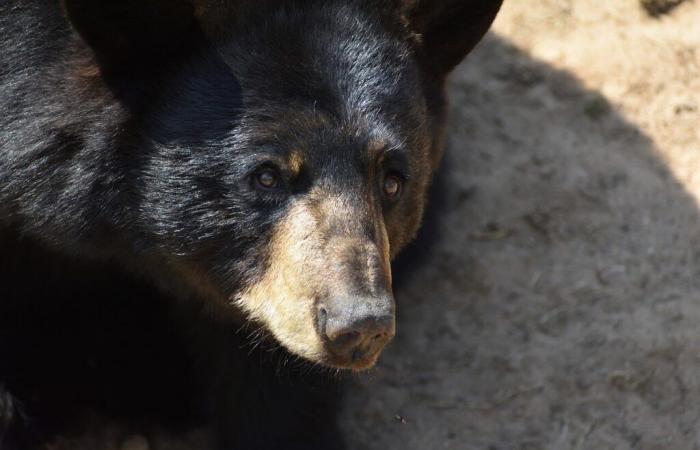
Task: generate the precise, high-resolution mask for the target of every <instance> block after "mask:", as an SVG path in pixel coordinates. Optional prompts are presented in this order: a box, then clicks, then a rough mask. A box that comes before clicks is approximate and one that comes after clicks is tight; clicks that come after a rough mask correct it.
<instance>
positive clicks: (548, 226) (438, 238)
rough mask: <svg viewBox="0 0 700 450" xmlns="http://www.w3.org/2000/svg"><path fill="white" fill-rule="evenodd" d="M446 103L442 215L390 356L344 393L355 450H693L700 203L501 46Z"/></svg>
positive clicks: (488, 47)
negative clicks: (447, 127)
mask: <svg viewBox="0 0 700 450" xmlns="http://www.w3.org/2000/svg"><path fill="white" fill-rule="evenodd" d="M450 97H451V100H452V111H451V125H450V132H449V139H448V142H449V145H448V152H447V160H446V164H445V165H444V166H445V167H444V171H443V173H442V175H441V177H440V180H439V183H438V186H437V187H438V189H437V191H436V194H437V195H438V197H440V200H441V201H440V203H441V204H440V206H439V207H433V208H432V209H431V210H430V212H429V215H428V217H427V219H426V222H427V223H426V225H427V226H426V228H425V229H424V231H425V232H424V233H423V234H422V236H421V238H420V240H419V241H418V243H417V245H416V246H415V248H413V249H412V250H409V252H408V253H407V254H406V255H404V257H403V258H402V260H401V261H400V262H399V264H397V267H398V270H399V272H400V273H399V274H397V286H396V289H397V299H398V302H399V323H398V336H397V338H396V340H395V342H394V344H393V346H392V347H391V348H390V349H389V350H388V351H387V352H386V353H385V355H384V356H383V359H382V361H381V363H380V365H379V367H378V368H377V369H375V370H374V371H373V372H372V373H371V374H369V375H367V376H364V375H363V376H360V377H357V378H355V379H353V381H352V382H351V383H350V386H348V389H347V399H346V404H345V409H344V412H343V426H344V428H345V430H346V436H347V438H348V439H349V441H350V448H357V449H359V448H364V449H383V450H385V449H402V450H411V449H416V450H418V449H420V450H424V449H439V448H447V449H493V450H495V449H499V450H505V449H583V448H594V449H599V450H602V449H618V450H620V449H659V448H674V449H677V450H682V449H692V448H697V445H700V431H698V430H700V429H699V428H698V427H697V424H698V422H699V421H700V407H698V406H697V402H696V401H695V400H694V399H696V398H698V396H699V395H700V379H698V377H697V376H696V374H697V373H698V371H699V370H700V352H698V345H699V344H700V332H699V331H698V329H697V325H696V324H697V323H698V321H699V320H700V276H698V275H700V264H699V262H700V217H699V216H698V206H697V204H696V202H695V200H694V199H693V198H692V197H691V196H690V195H689V194H688V193H687V192H686V191H685V190H684V188H683V187H682V186H681V185H680V184H679V183H678V182H677V181H676V180H675V179H674V176H673V174H672V173H671V172H670V171H669V170H668V169H667V167H666V166H665V164H664V162H663V161H661V160H660V158H659V156H658V153H657V151H656V150H655V148H654V143H653V142H652V141H651V140H650V139H649V138H648V137H647V136H645V135H644V134H643V133H642V132H641V131H640V130H639V129H638V128H637V127H636V126H635V125H634V124H632V123H631V122H629V121H627V120H626V119H625V118H624V117H623V116H622V115H621V114H619V113H618V112H617V111H616V110H615V108H614V106H612V105H611V104H610V103H609V102H608V101H607V100H606V99H605V98H603V97H602V96H601V94H599V93H597V92H594V91H590V90H588V89H586V88H585V87H584V86H583V85H582V84H581V83H580V81H579V80H577V79H576V77H575V76H574V75H572V74H571V73H566V72H563V71H559V70H556V69H554V68H552V67H550V66H548V65H546V64H543V63H541V62H538V61H536V60H533V59H531V58H530V57H528V55H526V54H524V53H523V52H521V51H520V50H518V49H517V48H515V47H514V46H513V45H511V44H510V43H509V42H507V41H505V40H503V39H502V38H499V37H497V36H493V35H491V36H490V37H489V38H488V39H487V40H486V41H485V42H484V43H483V44H482V45H481V46H480V47H479V48H478V49H477V50H476V51H475V52H474V53H473V54H472V56H471V57H470V58H468V60H467V62H466V63H465V64H463V65H462V66H461V67H460V68H459V69H458V70H457V72H456V73H455V74H454V76H453V79H452V85H451V91H450ZM421 240H422V241H423V242H424V244H422V243H421ZM427 242H430V245H429V246H428V249H427V250H426V245H425V243H427Z"/></svg>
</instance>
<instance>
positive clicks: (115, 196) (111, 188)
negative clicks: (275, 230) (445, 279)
mask: <svg viewBox="0 0 700 450" xmlns="http://www.w3.org/2000/svg"><path fill="white" fill-rule="evenodd" d="M499 6H500V0H481V1H474V0H472V1H467V2H463V1H458V0H443V1H440V0H434V1H428V0H421V1H415V2H410V1H409V2H405V3H403V2H399V1H387V2H379V1H371V0H351V1H340V0H330V1H321V0H308V1H296V0H295V1H288V0H285V1H275V0H263V1H260V2H257V1H256V2H243V1H238V2H237V1H230V2H219V1H206V0H202V1H192V2H190V1H180V0H178V1H173V2H168V1H156V0H149V1H143V2H141V1H139V2H136V1H132V0H128V1H110V0H102V1H83V0H64V1H62V2H58V1H57V0H31V1H25V0H5V1H4V2H3V3H1V4H0V245H1V247H0V250H1V253H0V381H2V382H3V385H4V386H5V388H6V389H7V391H5V390H1V391H0V439H3V437H4V438H5V446H9V445H18V446H22V448H31V447H33V446H39V445H41V444H42V443H44V442H46V441H47V440H50V439H51V437H52V436H55V435H57V434H61V433H64V434H65V433H68V434H70V433H80V432H81V431H84V430H81V429H80V425H79V424H80V423H81V420H82V418H83V417H84V414H85V411H88V410H98V411H99V412H100V413H101V414H105V415H108V416H110V417H114V418H116V419H118V420H121V421H123V422H124V423H126V424H127V426H128V428H129V429H131V430H133V431H134V432H147V430H148V428H149V427H152V426H153V424H154V423H158V424H160V426H168V427H196V426H200V425H202V424H211V423H215V424H216V425H215V428H216V430H217V433H216V434H217V436H218V445H219V446H220V447H221V448H226V449H233V448H245V449H256V448H260V449H275V448H284V449H293V448H304V449H312V448H342V443H341V442H339V440H338V436H337V433H336V431H335V427H334V422H333V417H334V415H333V411H334V410H335V407H334V404H335V401H336V399H337V398H338V396H337V395H336V394H337V393H336V392H335V391H336V390H337V386H336V383H334V382H333V380H332V377H329V375H328V373H327V372H324V371H322V370H316V369H313V368H311V367H310V366H309V365H308V363H303V362H301V361H298V360H297V359H296V358H295V357H292V356H291V355H289V354H288V353H287V352H286V351H285V350H283V349H277V350H275V351H270V348H269V346H270V345H271V344H269V342H267V341H266V343H265V344H264V345H262V346H261V347H259V348H253V349H251V342H250V337H249V335H248V331H250V330H253V331H255V330H258V329H259V328H258V327H259V326H260V324H249V323H247V321H246V319H245V317H241V315H240V312H239V311H235V310H233V309H232V308H230V307H229V305H227V302H228V300H229V299H230V298H231V296H232V295H233V294H235V293H236V292H239V291H241V290H242V289H244V288H245V287H246V286H248V285H250V283H252V282H254V281H255V280H257V279H258V278H260V277H261V276H262V274H263V273H264V271H265V268H266V266H265V263H264V262H265V260H266V258H267V257H268V252H267V251H268V248H267V245H268V243H269V240H270V234H271V232H272V227H273V226H274V225H275V224H276V223H278V222H279V220H280V218H281V217H283V216H284V214H285V212H286V210H287V207H288V204H289V202H290V199H291V198H294V197H295V196H303V195H305V194H306V193H307V192H308V191H309V189H310V188H311V187H313V186H315V187H320V188H322V189H323V190H324V192H328V193H329V194H333V193H336V192H344V193H346V194H348V195H349V196H350V197H352V196H353V195H355V196H357V197H360V196H362V195H366V194H367V192H374V191H375V190H376V186H375V184H374V180H373V179H368V175H367V174H368V173H369V172H371V171H370V170H369V169H368V168H370V167H371V166H372V165H373V164H374V161H372V160H370V159H369V156H368V154H367V153H366V152H365V149H366V148H367V147H368V145H369V144H370V143H371V142H373V141H377V140H381V141H383V142H385V143H386V145H387V146H388V147H390V148H392V149H393V150H392V152H391V156H390V157H389V158H387V159H388V161H387V162H386V164H387V167H388V168H389V169H391V170H394V171H398V172H401V173H402V174H403V175H404V176H405V178H406V182H405V192H404V194H403V196H402V200H401V201H400V202H398V203H397V204H395V205H393V206H391V207H388V206H387V207H386V208H385V210H384V211H383V213H382V214H383V220H384V222H385V223H386V229H387V234H388V236H389V241H390V243H391V248H392V253H393V254H396V252H398V249H400V248H401V247H403V246H404V245H405V244H406V243H407V242H409V240H410V239H411V238H412V237H413V236H414V235H415V232H416V230H417V226H418V223H419V221H420V218H421V215H422V211H423V207H424V205H425V202H426V196H427V188H428V184H429V182H430V178H431V175H432V173H433V171H434V169H435V168H436V167H437V164H438V162H439V160H440V155H441V146H442V131H443V125H444V115H445V99H444V93H443V89H444V79H445V77H446V75H447V74H448V72H449V71H450V70H451V69H452V68H453V67H454V65H455V64H457V63H458V62H459V61H460V60H461V59H462V58H463V57H464V55H466V53H468V52H469V51H470V50H471V48H472V47H473V46H474V45H475V44H476V42H477V41H478V40H479V38H480V37H481V36H482V35H483V33H484V32H485V31H486V29H487V28H488V25H489V24H490V23H491V21H492V20H493V17H494V16H495V14H496V12H497V10H498V7H499ZM290 151H300V152H301V153H302V154H303V158H304V169H303V171H302V172H301V173H300V174H299V175H298V177H297V178H295V179H294V180H287V181H288V184H287V185H286V188H287V191H286V193H285V195H278V194H275V193H265V194H261V193H260V192H259V191H256V190H255V189H253V188H252V187H251V176H252V174H254V173H255V171H256V170H258V169H259V167H260V165H261V164H266V163H267V162H268V161H271V160H272V161H274V160H275V159H276V158H279V157H281V156H284V155H286V154H288V153H289V152H290ZM358 208H359V207H358ZM358 211H360V209H358ZM360 214H363V215H366V220H369V221H371V220H372V216H371V215H370V213H369V212H367V211H360ZM226 308H228V310H227V309H226ZM211 310H214V311H216V314H211ZM263 325H264V324H263ZM240 330H243V331H240ZM259 330H260V333H263V334H264V332H265V330H264V329H259ZM289 361H292V362H291V363H289ZM290 366H291V368H290ZM280 367H281V368H282V369H280ZM309 372H311V373H309ZM7 392H11V393H12V395H13V396H12V397H10V396H9V394H7ZM329 394H332V395H329ZM3 399H5V401H3ZM8 399H12V401H13V402H16V403H13V405H17V404H19V403H18V402H21V403H22V405H23V411H25V413H23V414H24V415H26V417H27V420H17V417H19V416H20V415H19V414H18V413H17V412H16V410H15V409H14V408H15V406H13V409H12V411H10V408H7V407H6V405H7V404H8V401H9V400H8ZM3 407H4V409H3ZM25 427H29V428H28V429H27V430H25ZM23 431H26V432H23ZM8 433H9V434H8ZM0 442H1V441H0ZM10 442H13V444H10Z"/></svg>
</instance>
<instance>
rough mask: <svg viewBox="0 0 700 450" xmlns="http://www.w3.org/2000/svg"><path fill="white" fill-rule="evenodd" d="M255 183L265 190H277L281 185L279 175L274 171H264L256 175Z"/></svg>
mask: <svg viewBox="0 0 700 450" xmlns="http://www.w3.org/2000/svg"><path fill="white" fill-rule="evenodd" d="M255 182H256V184H257V185H258V186H260V187H262V188H264V189H275V188H277V186H278V185H279V175H278V174H277V172H275V171H274V170H273V169H262V170H261V171H259V172H258V173H256V174H255Z"/></svg>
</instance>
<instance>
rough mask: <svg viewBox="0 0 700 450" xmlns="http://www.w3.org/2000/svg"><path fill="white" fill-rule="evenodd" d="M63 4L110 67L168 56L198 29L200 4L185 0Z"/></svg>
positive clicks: (73, 0) (96, 0)
mask: <svg viewBox="0 0 700 450" xmlns="http://www.w3.org/2000/svg"><path fill="white" fill-rule="evenodd" d="M63 7H64V10H65V12H66V15H67V17H68V19H69V21H70V22H71V24H72V25H73V27H74V28H75V30H76V31H77V32H78V34H80V36H81V37H82V38H83V40H84V41H85V42H86V44H87V45H88V46H89V47H90V48H92V50H93V52H94V53H95V56H96V58H97V60H98V62H99V64H100V65H101V66H104V67H106V68H108V69H110V70H118V69H119V68H120V67H125V66H133V64H134V63H139V64H143V63H149V64H152V63H156V61H162V60H163V59H167V58H168V57H169V56H172V55H174V54H175V53H176V52H177V51H178V50H180V51H181V50H182V48H183V46H186V45H189V44H190V43H191V39H192V37H193V34H195V33H197V32H198V24H197V19H196V15H195V10H196V5H195V4H194V3H193V2H192V1H187V0H63Z"/></svg>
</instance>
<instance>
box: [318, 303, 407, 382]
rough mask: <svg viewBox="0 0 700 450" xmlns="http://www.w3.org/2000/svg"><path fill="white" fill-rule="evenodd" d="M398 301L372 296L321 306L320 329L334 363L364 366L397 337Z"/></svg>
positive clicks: (368, 364)
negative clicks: (394, 310)
mask: <svg viewBox="0 0 700 450" xmlns="http://www.w3.org/2000/svg"><path fill="white" fill-rule="evenodd" d="M393 309H394V301H393V297H392V296H390V295H388V296H386V297H384V298H380V299H377V298H368V299H358V298H354V299H352V300H347V299H343V300H342V301H335V302H333V304H332V305H321V306H319V308H318V315H317V317H318V330H319V334H320V335H321V337H322V339H323V341H324V345H325V348H326V350H327V351H328V353H329V354H330V355H331V358H332V360H333V363H334V365H337V366H341V367H347V368H364V367H367V366H370V365H372V364H373V363H374V361H375V360H376V357H377V356H378V355H379V353H380V352H381V350H382V349H383V348H384V346H385V345H386V344H387V343H388V342H389V341H390V340H391V339H392V338H393V337H394V333H395V320H394V313H393Z"/></svg>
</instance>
